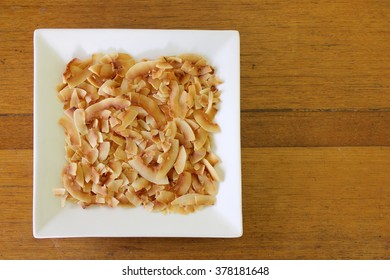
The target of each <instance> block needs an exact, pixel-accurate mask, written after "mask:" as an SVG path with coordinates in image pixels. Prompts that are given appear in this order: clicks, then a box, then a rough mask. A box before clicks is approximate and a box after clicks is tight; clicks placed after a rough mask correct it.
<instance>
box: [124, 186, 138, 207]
mask: <svg viewBox="0 0 390 280" xmlns="http://www.w3.org/2000/svg"><path fill="white" fill-rule="evenodd" d="M125 196H126V198H127V199H128V200H129V202H130V203H131V204H133V205H134V206H139V205H141V203H142V200H141V199H140V198H139V197H138V196H137V195H136V194H135V193H134V191H131V190H128V191H127V192H125Z"/></svg>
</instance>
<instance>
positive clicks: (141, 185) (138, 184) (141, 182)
mask: <svg viewBox="0 0 390 280" xmlns="http://www.w3.org/2000/svg"><path fill="white" fill-rule="evenodd" d="M132 186H133V188H134V191H136V192H138V191H140V190H142V189H146V188H147V187H149V186H150V182H149V181H148V180H146V179H145V178H143V177H140V178H138V179H136V180H135V181H134V182H133V183H132Z"/></svg>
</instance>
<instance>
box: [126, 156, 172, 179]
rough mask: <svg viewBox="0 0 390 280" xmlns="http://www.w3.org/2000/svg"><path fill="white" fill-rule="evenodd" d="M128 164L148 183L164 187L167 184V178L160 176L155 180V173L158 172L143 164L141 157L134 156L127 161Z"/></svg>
mask: <svg viewBox="0 0 390 280" xmlns="http://www.w3.org/2000/svg"><path fill="white" fill-rule="evenodd" d="M129 164H130V165H131V167H133V168H134V169H135V170H137V172H138V173H139V174H140V175H141V176H142V177H144V178H145V179H146V180H148V181H149V182H152V183H155V184H161V185H166V184H169V181H168V177H167V176H162V177H160V178H157V172H158V170H157V169H155V168H151V167H149V166H147V165H145V164H144V162H143V161H142V159H141V157H139V156H136V157H134V159H132V160H130V161H129Z"/></svg>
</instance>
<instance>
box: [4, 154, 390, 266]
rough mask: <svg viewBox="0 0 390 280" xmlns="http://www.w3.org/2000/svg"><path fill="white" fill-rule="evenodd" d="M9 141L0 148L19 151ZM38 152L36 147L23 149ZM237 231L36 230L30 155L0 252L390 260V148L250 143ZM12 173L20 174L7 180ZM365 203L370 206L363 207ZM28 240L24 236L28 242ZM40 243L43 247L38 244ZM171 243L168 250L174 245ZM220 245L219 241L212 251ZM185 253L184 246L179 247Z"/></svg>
mask: <svg viewBox="0 0 390 280" xmlns="http://www.w3.org/2000/svg"><path fill="white" fill-rule="evenodd" d="M14 153H15V152H14V151H12V150H3V151H1V152H0V156H1V157H3V158H4V157H7V158H12V157H13V156H14ZM22 157H23V158H24V159H30V161H31V157H32V151H31V150H26V151H23V152H21V153H18V155H17V157H16V159H15V161H18V162H20V160H18V158H22ZM242 160H243V166H242V168H243V214H244V235H243V237H241V238H238V239H208V238H205V239H197V238H172V239H171V238H168V239H166V238H165V239H162V238H114V239H112V238H111V239H110V238H93V239H85V238H75V239H49V240H37V239H34V238H33V237H32V227H31V203H32V193H31V188H30V187H29V186H30V184H31V181H32V175H31V174H32V172H31V169H29V167H28V166H29V165H30V164H31V163H30V162H28V163H26V164H25V165H24V166H20V167H15V166H14V165H12V164H6V165H4V169H3V170H2V173H1V174H0V175H1V178H2V179H1V180H0V190H1V192H0V201H1V202H2V205H3V207H2V212H1V215H2V219H1V220H0V229H1V230H0V232H1V239H0V247H1V248H2V250H1V251H0V257H1V258H7V259H8V258H11V259H17V258H21V257H23V258H27V259H33V258H39V259H47V258H54V259H63V258H65V259H68V258H71V259H73V258H81V259H144V258H149V259H236V258H238V259H344V258H345V259H350V258H352V259H388V258H389V257H390V250H389V248H390V222H389V219H388V217H389V215H390V204H389V203H388V199H389V197H390V188H388V187H387V185H388V177H387V176H383V174H389V172H390V148H389V147H366V148H362V147H342V148H339V147H328V148H295V147H293V148H290V147H288V148H243V149H242ZM5 174H12V176H13V177H14V178H15V180H13V181H11V180H10V179H5V177H6V176H5ZM363 210H364V211H363ZM21 244H22V245H21ZM38 247H39V248H41V249H40V250H36V248H38ZM167 248H169V250H168V249H167ZM210 248H212V250H210ZM178 252H181V253H178Z"/></svg>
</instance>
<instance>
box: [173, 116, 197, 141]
mask: <svg viewBox="0 0 390 280" xmlns="http://www.w3.org/2000/svg"><path fill="white" fill-rule="evenodd" d="M175 121H176V125H177V127H178V128H179V130H180V131H181V133H182V134H183V135H184V139H185V140H186V141H195V139H196V138H195V134H194V131H193V130H192V128H191V126H190V125H189V124H188V123H187V122H186V121H185V120H184V119H181V118H176V119H175Z"/></svg>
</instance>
